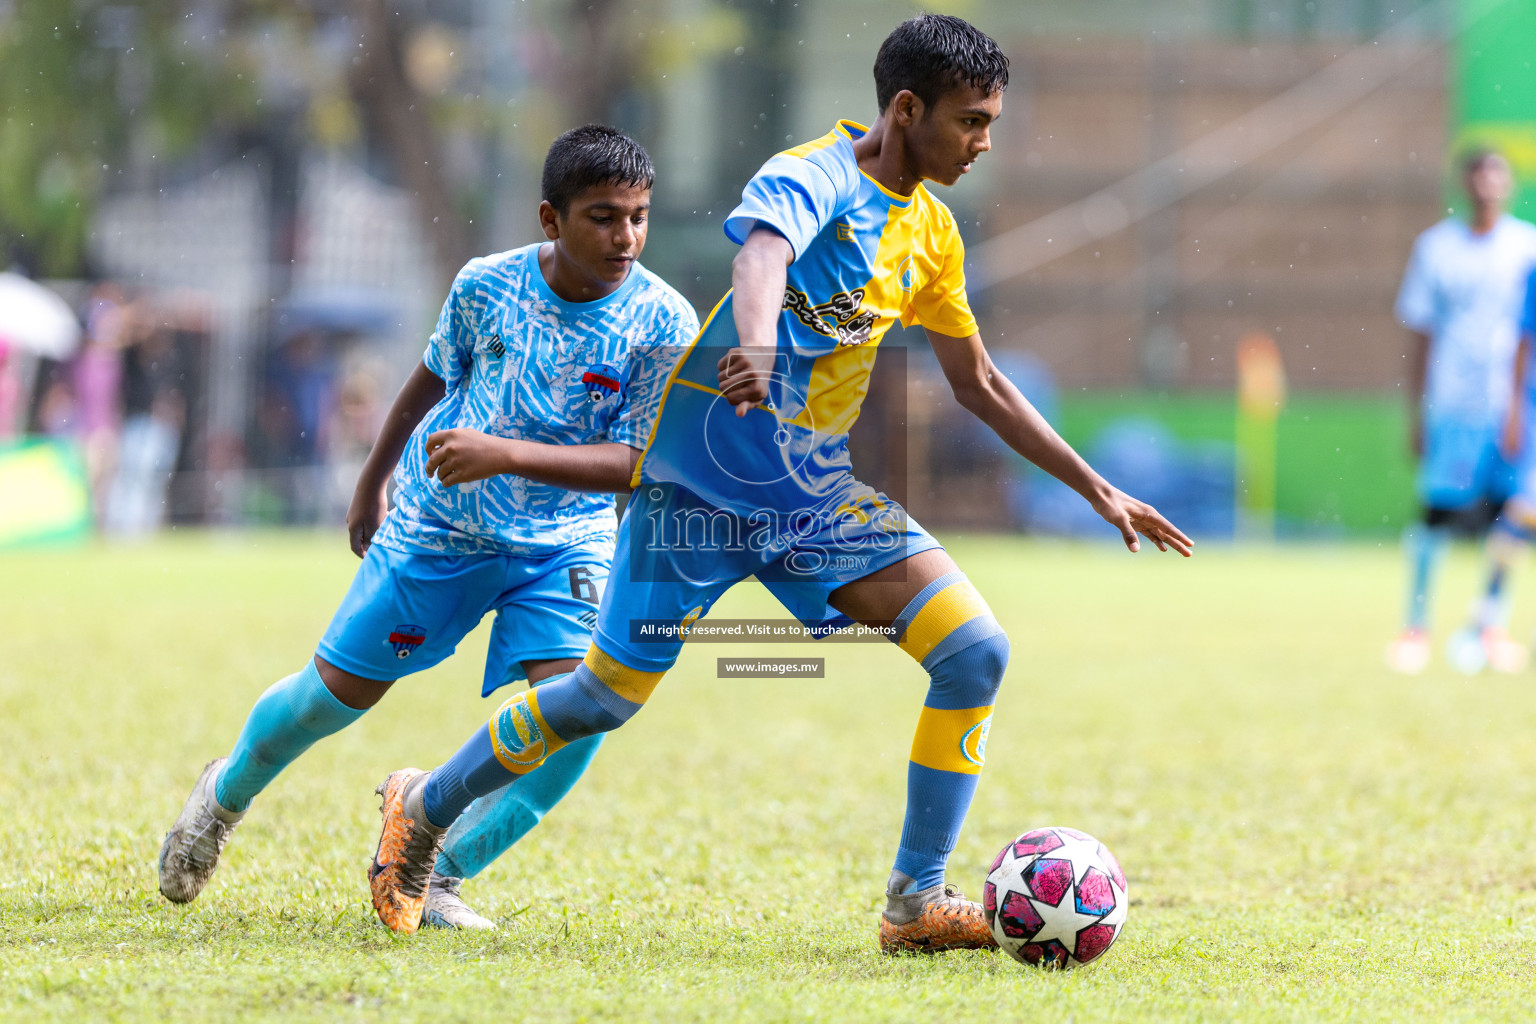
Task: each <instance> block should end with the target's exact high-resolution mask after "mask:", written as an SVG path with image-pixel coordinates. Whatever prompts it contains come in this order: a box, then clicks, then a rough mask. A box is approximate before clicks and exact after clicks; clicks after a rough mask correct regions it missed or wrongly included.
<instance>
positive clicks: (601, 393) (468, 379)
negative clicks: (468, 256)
mask: <svg viewBox="0 0 1536 1024" xmlns="http://www.w3.org/2000/svg"><path fill="white" fill-rule="evenodd" d="M538 251H539V246H538V245H529V246H525V247H523V248H521V249H514V250H512V251H511V252H505V253H501V254H499V255H496V256H487V257H484V258H480V259H473V260H470V261H469V263H468V264H467V265H466V266H465V267H464V269H463V270H461V271H459V275H458V277H457V278H455V279H454V282H453V289H452V291H451V292H450V293H449V295H448V301H447V302H445V303H444V304H443V312H442V314H441V316H439V317H438V321H437V330H436V331H435V332H434V333H433V335H432V339H431V341H430V342H429V343H428V345H427V350H426V353H425V354H424V355H423V356H422V362H424V363H425V364H426V367H427V369H429V370H431V371H432V372H433V373H435V374H437V375H438V376H439V377H441V378H442V379H443V382H444V383H445V384H446V385H447V386H448V393H447V394H446V395H444V396H443V400H442V401H441V402H438V403H437V405H435V406H433V407H432V410H431V411H430V412H428V413H427V415H426V416H425V417H424V418H423V419H422V421H421V423H420V424H419V425H418V426H417V427H416V430H415V432H414V433H413V434H412V435H411V439H410V442H409V443H408V444H407V445H406V449H405V454H404V455H403V456H402V457H401V459H400V465H399V466H397V467H396V469H395V485H396V490H395V507H394V509H393V510H391V511H390V513H389V517H388V518H387V519H386V520H385V521H384V525H383V526H382V527H381V528H380V529H379V532H378V533H377V534H376V535H375V537H374V542H375V543H377V544H383V545H384V546H385V547H389V548H394V549H396V550H401V551H414V552H446V553H453V554H462V553H471V552H476V551H487V550H490V551H500V552H505V553H508V554H515V555H522V556H535V555H543V554H548V553H550V552H552V551H555V550H558V549H560V548H563V547H566V546H567V545H570V544H574V543H576V542H577V541H580V540H585V539H587V538H590V537H594V536H598V535H602V534H608V535H612V534H613V532H614V525H615V524H614V514H613V497H612V495H607V494H584V493H580V492H577V491H568V490H565V489H564V488H562V487H552V486H550V485H548V484H540V483H535V482H533V481H531V480H528V479H525V478H523V477H518V476H497V477H492V478H490V479H488V480H477V481H474V482H472V483H467V484H455V485H453V486H451V487H445V486H443V485H442V484H441V483H439V482H438V481H437V480H436V479H435V478H429V477H428V476H427V472H426V462H427V453H426V449H425V445H424V442H425V439H426V437H427V435H429V434H431V433H433V432H434V431H438V430H448V429H450V428H453V427H472V428H474V429H476V430H481V431H484V432H485V433H487V434H494V435H496V436H498V437H511V438H520V439H523V440H527V441H539V442H543V443H545V444H564V445H576V444H594V443H598V442H603V441H618V442H622V443H624V444H627V445H632V446H633V447H635V448H643V447H644V446H645V442H646V438H647V437H648V436H649V435H650V432H651V425H652V423H653V422H654V421H655V418H656V407H657V404H658V402H659V400H660V397H661V391H662V388H663V386H664V385H665V383H666V380H667V375H668V374H669V373H670V371H671V368H672V363H673V362H674V361H675V359H676V356H677V354H678V353H680V352H681V351H682V349H683V347H684V346H686V345H687V344H688V343H690V342H691V341H693V338H694V335H696V334H697V333H698V330H699V321H698V317H697V316H696V315H695V313H694V311H693V308H692V307H691V306H689V305H688V303H687V301H686V300H684V299H683V297H682V296H681V295H679V294H678V293H677V292H676V291H674V290H673V289H672V288H671V287H670V286H669V285H668V284H667V283H666V282H665V281H663V280H661V278H659V277H657V276H656V275H655V274H653V273H651V272H650V271H649V270H646V269H645V268H644V267H642V266H640V264H638V263H636V264H634V265H633V266H631V267H630V271H629V276H628V277H627V278H625V280H624V283H623V284H622V285H620V286H619V288H618V289H617V290H616V291H614V292H613V294H611V295H609V296H607V297H605V298H602V299H598V300H596V301H595V302H566V301H565V300H564V299H561V298H560V297H559V296H557V295H555V293H554V292H553V291H551V290H550V288H549V285H548V284H547V283H546V282H545V280H544V274H543V272H542V271H540V270H539V259H538Z"/></svg>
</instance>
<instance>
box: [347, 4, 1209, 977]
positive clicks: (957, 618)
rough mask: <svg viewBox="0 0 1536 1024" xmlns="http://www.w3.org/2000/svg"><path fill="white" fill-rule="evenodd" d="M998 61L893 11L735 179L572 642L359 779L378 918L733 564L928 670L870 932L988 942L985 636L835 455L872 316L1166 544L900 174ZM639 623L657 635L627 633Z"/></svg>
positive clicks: (947, 146)
mask: <svg viewBox="0 0 1536 1024" xmlns="http://www.w3.org/2000/svg"><path fill="white" fill-rule="evenodd" d="M1007 81H1008V61H1007V58H1006V57H1005V56H1004V55H1003V53H1002V52H1001V50H1000V49H999V48H998V46H997V44H996V43H995V42H993V40H992V39H990V38H988V37H987V36H986V35H984V34H983V33H981V32H979V31H977V30H976V29H975V28H974V27H972V26H971V25H968V24H967V23H965V22H964V21H962V20H960V19H958V18H953V17H947V16H942V15H923V16H921V17H918V18H914V19H912V20H910V21H907V22H905V23H903V24H902V25H901V26H899V27H898V28H897V29H896V30H895V31H894V32H893V33H892V34H891V35H890V37H889V38H887V39H886V40H885V42H884V43H883V44H882V46H881V47H880V52H879V55H878V56H877V57H876V60H875V91H876V99H877V101H878V103H879V108H880V115H879V117H878V119H877V120H876V121H875V123H874V125H873V126H871V127H869V128H865V127H863V126H861V125H858V124H855V123H853V122H851V121H842V122H839V123H838V124H837V125H836V126H835V127H834V129H833V130H832V131H831V132H829V133H828V134H827V135H825V136H823V137H822V138H820V139H817V140H815V141H813V142H809V143H806V144H805V145H802V146H799V147H796V148H795V149H792V150H789V151H788V152H785V153H781V154H779V155H778V156H776V157H774V158H773V159H771V160H769V161H768V163H767V164H765V165H764V166H763V168H762V169H761V170H760V171H759V172H758V173H757V175H756V176H754V177H753V179H752V180H751V181H750V182H749V183H748V184H747V187H746V189H745V191H744V192H743V195H742V202H741V205H740V206H738V207H737V208H736V209H735V210H734V211H733V212H732V213H731V214H730V216H729V217H728V218H727V219H726V233H727V234H728V235H729V236H730V237H731V238H732V239H733V240H734V241H737V242H739V243H741V244H742V249H741V252H740V253H739V254H738V255H737V257H736V260H735V263H734V265H733V283H734V286H735V287H734V289H733V290H732V292H731V294H730V295H728V296H727V297H726V298H725V299H724V300H722V302H721V303H720V305H719V306H718V307H716V309H715V311H714V313H713V314H711V316H710V318H709V320H708V322H707V323H706V325H705V328H704V331H703V333H702V334H701V336H700V339H699V341H698V342H697V344H695V345H694V346H693V347H691V348H690V349H689V351H688V352H687V353H685V354H684V355H683V357H682V358H681V360H680V361H679V363H678V365H677V369H676V370H675V371H674V373H673V375H672V378H671V380H670V381H669V382H668V385H667V389H666V392H665V394H664V396H663V399H662V405H661V410H660V412H659V413H658V415H657V423H656V427H655V429H654V431H653V432H652V435H651V439H650V442H649V444H648V445H647V448H646V452H645V455H644V457H643V459H642V462H641V464H640V467H639V469H638V471H637V478H636V491H635V493H634V497H633V499H632V500H631V503H630V505H629V507H628V508H627V510H626V512H625V516H624V521H623V523H622V524H621V525H620V528H619V542H618V548H617V552H616V555H615V562H614V564H615V575H614V579H613V583H612V585H611V586H610V587H609V588H608V590H607V592H606V593H605V594H604V596H603V602H602V607H601V608H600V609H599V612H598V624H597V627H596V629H595V630H594V633H593V646H592V648H591V649H590V650H589V651H588V653H587V656H586V658H585V659H584V660H583V662H582V664H581V665H580V666H578V667H577V668H576V670H575V671H574V672H572V673H571V674H570V675H568V676H564V677H562V678H561V679H558V680H551V681H549V682H547V683H545V684H544V685H543V686H541V687H539V688H538V690H536V691H532V692H531V695H530V696H526V697H522V696H520V699H515V700H510V701H508V702H507V703H505V704H503V705H502V707H501V708H500V709H499V710H498V711H497V712H496V714H495V715H494V716H493V717H492V719H491V721H490V723H489V724H488V726H487V728H485V729H481V730H479V731H478V732H477V733H476V734H475V736H474V737H473V738H471V740H470V741H469V742H468V743H467V744H465V745H464V747H462V748H461V749H460V751H459V752H458V753H457V754H455V755H454V757H453V758H451V759H450V760H449V761H448V762H447V763H446V764H444V765H442V766H440V767H439V768H437V769H436V770H434V771H433V772H431V773H426V772H420V771H417V770H415V769H405V770H402V771H398V772H395V773H394V774H392V775H391V776H390V777H389V779H388V780H387V781H386V783H385V785H384V786H383V787H381V792H382V794H383V796H384V805H383V817H384V828H383V831H382V834H381V837H380V841H379V846H378V849H377V851H376V852H375V855H374V863H373V865H372V867H371V868H370V870H369V878H370V886H371V888H372V891H373V901H374V908H375V910H376V911H377V912H378V914H379V917H380V919H381V920H383V921H384V922H385V924H387V925H389V927H391V928H393V929H395V930H397V931H406V932H409V931H413V930H414V929H415V927H416V923H417V921H418V919H419V916H420V913H421V906H420V900H419V898H417V897H415V896H414V893H415V892H416V891H419V890H420V888H421V885H422V883H421V879H424V878H426V877H427V876H428V875H429V873H430V872H431V870H432V866H433V863H434V860H435V857H436V852H437V846H438V844H439V843H441V842H442V835H443V832H444V831H445V829H447V828H449V827H450V826H452V825H453V824H454V821H455V819H456V818H457V817H458V815H459V813H460V812H461V810H462V809H463V808H464V807H465V806H466V805H468V804H470V802H471V800H473V799H474V798H475V797H476V796H477V795H478V794H481V793H485V792H488V791H490V790H491V789H494V788H496V787H498V786H501V785H505V784H507V783H508V782H510V781H513V780H517V781H515V782H514V784H513V787H512V788H513V790H514V791H515V790H516V789H517V787H518V786H521V785H523V784H524V783H525V782H528V781H533V780H536V779H537V778H538V776H539V773H540V772H542V771H543V770H544V768H543V767H541V765H547V764H548V763H549V762H550V761H551V760H553V758H555V757H557V756H558V755H559V752H560V751H562V750H564V749H566V748H567V746H568V745H569V744H570V743H573V742H575V741H576V740H577V739H578V738H579V737H582V736H588V735H592V734H595V733H599V732H604V731H608V730H612V729H615V728H618V727H619V726H620V725H622V724H623V723H624V722H626V721H628V720H629V719H630V718H631V717H632V716H633V715H634V714H635V713H636V712H637V711H638V710H639V709H640V707H641V705H642V704H643V703H644V702H645V700H646V699H647V698H648V697H649V696H650V694H651V692H652V691H653V690H654V688H655V687H656V685H657V683H658V682H659V681H660V679H661V677H662V675H663V674H664V673H665V672H666V671H667V670H668V669H669V668H670V667H671V666H672V664H673V663H674V662H675V661H676V659H677V657H678V655H679V652H680V649H681V646H682V642H683V638H682V636H681V635H680V630H683V629H686V627H687V626H689V625H690V624H691V623H693V622H694V621H695V620H697V619H698V618H699V617H700V616H702V615H704V614H707V613H708V611H709V609H710V607H711V606H712V605H713V604H714V602H715V601H716V600H717V599H718V598H719V597H720V596H721V595H722V594H723V593H724V592H725V591H726V590H728V589H729V588H730V587H731V586H733V585H735V584H736V583H737V582H739V581H740V580H742V579H745V578H746V577H747V576H752V575H755V576H756V577H757V578H758V579H759V580H760V581H762V582H763V583H764V584H765V585H766V586H767V587H768V589H769V590H770V591H772V592H773V593H774V595H775V596H776V597H778V598H779V600H780V601H781V602H783V603H784V605H785V606H786V607H787V608H788V609H789V610H790V611H791V612H793V613H794V614H795V615H796V616H797V617H798V618H800V619H801V620H802V621H803V622H805V623H807V624H809V625H822V624H828V623H838V622H842V623H848V622H851V621H857V622H861V623H865V624H867V625H870V626H874V627H886V626H893V625H894V628H893V629H892V634H891V635H892V639H893V640H895V641H896V642H897V643H898V644H899V645H900V646H901V648H902V649H903V650H904V651H906V652H907V653H908V654H910V655H911V656H912V658H913V659H914V660H915V661H917V662H918V663H919V665H920V666H921V668H922V669H923V670H924V671H925V672H926V673H927V674H928V675H929V679H930V683H929V689H928V696H927V699H926V700H925V701H924V704H923V707H922V710H921V712H920V714H919V716H918V724H917V732H916V735H915V737H914V739H913V743H912V753H911V757H910V760H909V763H908V765H907V813H906V821H905V824H904V826H903V828H902V830H901V834H900V839H899V841H898V843H897V851H896V857H895V863H894V866H893V869H892V871H891V874H890V878H889V882H888V883H887V887H886V888H887V891H886V906H885V911H884V914H883V915H882V918H881V924H880V945H881V948H882V949H884V950H886V951H888V952H896V951H900V950H922V951H929V952H936V951H939V950H946V949H958V948H972V947H979V946H989V945H995V943H994V942H993V940H992V938H991V935H990V932H989V931H988V929H987V926H986V922H985V920H984V918H983V915H982V910H981V907H980V906H979V905H977V904H976V903H973V902H971V901H969V900H966V899H965V898H963V897H962V896H960V895H959V894H958V893H956V892H955V891H954V889H953V887H949V886H946V885H945V882H944V870H945V864H946V862H947V859H948V857H949V853H950V851H951V850H952V849H953V848H954V844H955V841H956V838H957V836H958V834H959V831H960V826H961V823H962V822H963V820H964V817H965V813H966V810H967V809H968V808H969V806H970V802H971V797H972V794H973V793H974V791H975V787H976V782H977V778H978V774H979V772H980V771H981V766H982V763H983V761H984V760H985V756H986V738H987V729H988V724H989V722H990V721H991V713H992V705H993V702H994V699H995V697H996V694H997V691H998V688H999V686H1000V684H1001V682H1002V676H1003V671H1004V668H1005V667H1006V665H1007V661H1008V651H1009V648H1008V640H1007V638H1006V636H1005V635H1004V633H1003V629H1002V627H1001V626H1000V625H999V624H998V622H997V620H996V619H995V618H994V617H993V616H992V613H991V611H990V610H989V609H988V607H987V604H986V602H985V600H984V599H983V598H982V596H981V595H980V594H979V593H978V592H977V590H976V588H975V587H974V586H973V585H972V584H971V583H970V582H969V581H968V580H967V579H966V577H965V575H964V573H962V572H961V571H960V570H959V568H958V567H957V566H956V565H955V563H954V561H953V560H952V559H950V557H949V556H948V555H947V554H946V553H945V552H944V550H943V548H942V547H940V546H939V544H938V543H937V541H935V540H934V539H933V538H932V537H931V536H929V535H928V534H927V533H926V532H925V531H924V530H923V529H922V528H921V527H920V526H918V525H917V524H916V523H914V522H912V521H911V520H910V519H909V518H908V517H907V516H906V514H905V512H904V511H903V510H902V509H901V507H900V506H899V505H897V504H896V503H895V502H893V501H892V500H891V499H890V498H888V497H887V496H885V495H883V494H880V493H878V492H876V491H875V490H874V489H873V488H871V487H869V486H867V485H866V484H863V483H862V482H860V481H859V480H858V479H857V478H856V477H854V475H853V472H852V468H851V462H850V458H849V453H848V447H847V441H848V430H849V428H850V427H851V426H852V424H853V421H854V419H855V418H856V417H857V415H858V410H859V406H860V404H861V402H862V401H863V399H864V395H865V393H866V392H867V390H868V386H869V374H870V369H871V367H872V365H873V362H874V357H875V352H876V347H877V345H878V344H879V341H880V339H881V337H882V335H883V334H884V333H885V331H886V330H887V329H888V328H889V327H890V326H891V324H892V323H894V322H895V321H897V320H898V319H899V320H901V321H902V322H904V323H907V324H912V323H918V324H922V325H923V327H924V328H926V329H927V332H928V338H929V340H930V342H931V344H932V346H933V349H934V352H935V354H936V355H937V357H938V360H939V364H940V366H941V368H942V369H943V371H944V373H945V375H946V377H947V378H948V380H949V381H950V383H951V385H952V387H953V389H954V392H955V395H956V397H957V398H958V399H959V400H960V401H961V403H962V404H963V405H965V407H966V408H968V409H969V410H971V411H972V412H974V413H975V414H976V415H977V416H979V417H980V418H981V419H982V420H984V421H985V422H986V423H987V424H988V425H989V426H991V427H992V428H993V429H994V430H995V431H997V433H998V434H999V435H1000V436H1001V437H1002V438H1003V439H1004V440H1006V441H1007V442H1008V443H1009V444H1010V445H1011V446H1012V447H1013V448H1014V449H1015V450H1016V451H1018V452H1020V453H1021V454H1023V455H1025V456H1026V457H1028V458H1030V459H1031V460H1033V461H1034V462H1035V463H1037V464H1038V465H1040V466H1042V467H1044V468H1045V469H1047V470H1048V471H1050V472H1051V473H1053V474H1055V475H1056V476H1058V477H1060V478H1061V479H1063V480H1065V481H1066V482H1067V483H1068V484H1070V485H1071V486H1073V487H1074V488H1075V489H1077V490H1078V492H1079V493H1081V494H1082V495H1083V496H1084V497H1085V498H1086V499H1087V500H1089V501H1090V502H1092V504H1093V506H1094V508H1095V509H1097V510H1098V511H1099V513H1100V514H1101V515H1103V517H1104V518H1105V519H1106V520H1107V521H1108V522H1110V523H1111V524H1113V525H1114V526H1115V527H1117V528H1118V529H1119V530H1120V532H1121V535H1122V536H1123V538H1124V540H1125V543H1126V544H1127V546H1128V547H1130V549H1131V550H1133V551H1134V550H1136V549H1137V548H1138V547H1139V542H1138V541H1137V537H1136V534H1137V532H1138V531H1139V532H1141V533H1144V534H1146V535H1147V536H1148V537H1149V538H1151V539H1152V541H1153V542H1154V543H1155V544H1156V545H1157V546H1158V547H1159V548H1163V549H1166V548H1174V549H1176V550H1179V551H1181V552H1182V553H1184V554H1188V553H1189V539H1188V538H1187V537H1185V536H1184V535H1183V534H1182V533H1180V532H1179V531H1178V530H1177V529H1176V528H1175V527H1174V526H1173V525H1172V524H1170V523H1169V522H1168V521H1167V520H1166V519H1164V518H1163V517H1162V516H1160V515H1159V514H1158V513H1157V512H1156V510H1154V509H1152V508H1151V507H1149V506H1147V505H1145V504H1144V503H1142V502H1139V501H1137V500H1136V499H1134V498H1132V497H1130V496H1128V495H1126V494H1124V493H1122V492H1120V491H1118V490H1116V489H1115V488H1114V487H1112V486H1111V485H1110V484H1108V483H1107V482H1106V481H1104V480H1103V479H1102V478H1101V477H1099V476H1098V474H1096V473H1094V472H1093V470H1092V469H1091V468H1089V467H1088V465H1087V464H1086V463H1084V462H1083V461H1082V459H1080V458H1078V456H1077V455H1076V453H1074V452H1073V451H1072V450H1071V448H1069V447H1068V446H1067V445H1066V444H1065V443H1064V442H1063V441H1062V440H1061V438H1059V437H1058V436H1057V435H1056V434H1055V432H1054V431H1053V430H1051V428H1050V427H1049V425H1047V424H1046V423H1045V421H1044V420H1042V419H1041V418H1040V416H1039V415H1038V414H1037V413H1036V412H1035V411H1034V409H1032V408H1031V407H1030V406H1029V404H1028V403H1027V402H1026V401H1025V400H1024V398H1023V397H1022V396H1021V395H1020V394H1019V393H1018V391H1017V390H1016V389H1015V388H1013V386H1012V385H1011V384H1009V383H1008V380H1007V378H1006V377H1004V376H1003V375H1002V374H1001V373H998V372H996V370H995V368H994V367H993V366H992V364H991V361H990V360H989V359H988V357H987V354H986V350H985V349H984V348H983V347H982V344H981V339H980V337H979V335H978V333H977V324H976V320H975V318H974V317H973V316H972V315H971V311H970V308H969V305H968V304H967V301H966V297H965V277H964V269H963V268H964V253H963V247H962V245H961V242H960V237H959V233H958V231H957V229H956V225H955V220H954V217H953V216H952V215H951V214H950V212H949V211H948V210H947V209H946V208H945V207H944V205H943V204H942V203H941V202H939V200H938V199H936V198H935V197H934V196H933V195H932V194H931V193H930V192H929V191H928V190H927V189H926V188H925V187H924V186H923V184H922V182H923V180H924V179H931V180H935V181H938V182H941V183H943V184H953V183H954V182H955V181H957V180H958V179H959V178H960V176H961V175H962V174H964V173H965V172H966V171H967V170H969V168H970V165H971V163H972V162H973V161H974V160H975V159H976V158H977V157H978V156H979V155H980V154H981V153H983V152H985V151H986V150H987V149H988V148H989V146H990V140H989V126H990V125H991V123H992V122H993V121H994V120H995V119H996V118H997V116H998V114H999V112H1000V109H1001V105H1002V91H1003V88H1004V87H1005V86H1006V85H1007ZM700 525H702V526H703V527H704V530H702V531H701V530H700V529H699V526H700ZM655 625H659V626H661V627H665V628H664V629H663V633H664V636H663V638H662V639H661V640H660V642H653V641H652V639H651V638H650V637H649V636H648V635H647V627H651V626H655ZM1066 941H1067V942H1068V949H1069V950H1070V949H1071V945H1070V943H1071V941H1072V938H1071V937H1070V936H1069V937H1067V940H1066Z"/></svg>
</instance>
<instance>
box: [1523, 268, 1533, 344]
mask: <svg viewBox="0 0 1536 1024" xmlns="http://www.w3.org/2000/svg"><path fill="white" fill-rule="evenodd" d="M1520 333H1521V334H1536V270H1532V271H1531V276H1530V277H1528V278H1526V280H1525V312H1524V313H1522V314H1521V315H1520Z"/></svg>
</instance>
